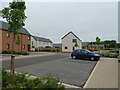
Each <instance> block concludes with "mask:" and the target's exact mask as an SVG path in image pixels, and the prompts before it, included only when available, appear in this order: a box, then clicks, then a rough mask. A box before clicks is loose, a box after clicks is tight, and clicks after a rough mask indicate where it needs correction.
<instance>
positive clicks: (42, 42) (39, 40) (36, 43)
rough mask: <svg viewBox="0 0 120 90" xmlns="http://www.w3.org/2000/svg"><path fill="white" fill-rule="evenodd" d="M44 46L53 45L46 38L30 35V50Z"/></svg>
mask: <svg viewBox="0 0 120 90" xmlns="http://www.w3.org/2000/svg"><path fill="white" fill-rule="evenodd" d="M45 47H53V42H52V41H51V40H50V39H48V38H43V37H38V36H31V51H35V49H38V48H45Z"/></svg>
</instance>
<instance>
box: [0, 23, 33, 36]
mask: <svg viewBox="0 0 120 90" xmlns="http://www.w3.org/2000/svg"><path fill="white" fill-rule="evenodd" d="M8 26H9V24H8V23H7V22H3V21H0V30H7V31H8ZM18 32H19V33H21V34H27V35H31V34H30V33H29V32H28V31H27V29H25V28H21V29H20V30H18Z"/></svg>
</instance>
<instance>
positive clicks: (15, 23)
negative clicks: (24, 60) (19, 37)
mask: <svg viewBox="0 0 120 90" xmlns="http://www.w3.org/2000/svg"><path fill="white" fill-rule="evenodd" d="M25 9H26V6H25V2H24V1H22V0H20V2H19V1H18V0H17V1H15V0H14V1H13V2H12V3H9V7H7V8H4V9H2V10H1V11H0V14H1V17H2V18H5V19H6V21H7V22H8V24H9V27H8V31H9V32H10V33H12V34H13V40H12V54H11V70H10V75H11V81H12V82H14V69H15V67H14V64H15V62H14V57H15V56H14V54H13V51H14V43H15V40H16V34H17V33H18V30H19V29H21V28H22V27H23V26H24V25H25V24H24V21H25V19H26V18H27V17H26V16H25Z"/></svg>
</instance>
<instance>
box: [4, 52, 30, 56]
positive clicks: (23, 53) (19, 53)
mask: <svg viewBox="0 0 120 90" xmlns="http://www.w3.org/2000/svg"><path fill="white" fill-rule="evenodd" d="M11 53H12V51H2V54H11ZM13 54H18V55H29V53H27V52H15V51H13Z"/></svg>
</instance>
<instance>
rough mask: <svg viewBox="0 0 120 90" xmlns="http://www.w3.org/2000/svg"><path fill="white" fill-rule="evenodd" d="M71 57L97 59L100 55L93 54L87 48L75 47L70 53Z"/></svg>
mask: <svg viewBox="0 0 120 90" xmlns="http://www.w3.org/2000/svg"><path fill="white" fill-rule="evenodd" d="M71 57H72V58H76V59H77V58H79V59H90V60H91V61H94V60H99V59H100V55H99V54H95V53H93V52H91V51H89V50H86V49H77V50H74V51H73V52H72V53H71Z"/></svg>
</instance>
